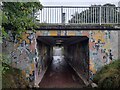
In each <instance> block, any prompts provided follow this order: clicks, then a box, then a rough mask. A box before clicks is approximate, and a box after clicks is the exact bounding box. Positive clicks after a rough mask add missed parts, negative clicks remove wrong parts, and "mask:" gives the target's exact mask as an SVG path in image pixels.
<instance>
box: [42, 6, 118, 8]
mask: <svg viewBox="0 0 120 90" xmlns="http://www.w3.org/2000/svg"><path fill="white" fill-rule="evenodd" d="M61 7H62V8H97V7H106V8H110V7H111V8H120V7H116V6H43V8H61Z"/></svg>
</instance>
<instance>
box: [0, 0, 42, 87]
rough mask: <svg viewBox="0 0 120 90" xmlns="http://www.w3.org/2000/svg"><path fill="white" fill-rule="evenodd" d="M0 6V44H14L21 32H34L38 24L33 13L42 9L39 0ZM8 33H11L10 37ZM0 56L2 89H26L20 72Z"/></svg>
mask: <svg viewBox="0 0 120 90" xmlns="http://www.w3.org/2000/svg"><path fill="white" fill-rule="evenodd" d="M35 1H36V2H35ZM0 5H1V3H0ZM1 6H2V11H1V9H0V23H1V21H2V36H0V44H1V43H2V44H3V45H4V43H3V41H6V40H7V41H8V42H9V41H10V42H13V43H14V42H15V39H16V40H20V39H21V35H22V33H23V32H26V30H28V29H29V28H31V29H32V30H33V31H34V28H35V27H37V24H36V23H38V20H37V18H36V16H35V13H36V12H37V11H38V10H40V9H42V5H41V3H40V2H39V0H34V2H2V5H1ZM8 31H11V34H12V36H11V35H10V34H9V33H8ZM11 37H12V38H11ZM0 55H1V58H0V63H3V65H2V67H0V70H1V71H2V85H3V88H6V87H7V88H19V87H20V88H21V87H26V86H27V82H26V81H25V79H24V78H23V77H25V76H22V74H21V70H19V69H15V68H12V67H11V66H9V65H8V64H7V63H6V61H8V62H9V60H7V59H4V58H3V53H2V54H0ZM6 57H7V54H6ZM9 59H10V58H9ZM0 80H1V78H0Z"/></svg>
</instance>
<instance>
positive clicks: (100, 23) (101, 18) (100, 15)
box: [99, 6, 102, 25]
mask: <svg viewBox="0 0 120 90" xmlns="http://www.w3.org/2000/svg"><path fill="white" fill-rule="evenodd" d="M101 19H102V17H101V6H100V18H99V23H100V25H101Z"/></svg>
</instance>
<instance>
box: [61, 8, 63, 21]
mask: <svg viewBox="0 0 120 90" xmlns="http://www.w3.org/2000/svg"><path fill="white" fill-rule="evenodd" d="M62 13H63V6H61V23H63V22H62V20H63V19H62V18H63V17H62Z"/></svg>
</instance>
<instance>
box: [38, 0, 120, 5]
mask: <svg viewBox="0 0 120 90" xmlns="http://www.w3.org/2000/svg"><path fill="white" fill-rule="evenodd" d="M39 1H40V2H41V4H42V5H43V6H90V5H95V4H96V5H99V4H101V5H103V4H106V3H112V4H115V5H116V6H118V2H119V1H120V0H39Z"/></svg>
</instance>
